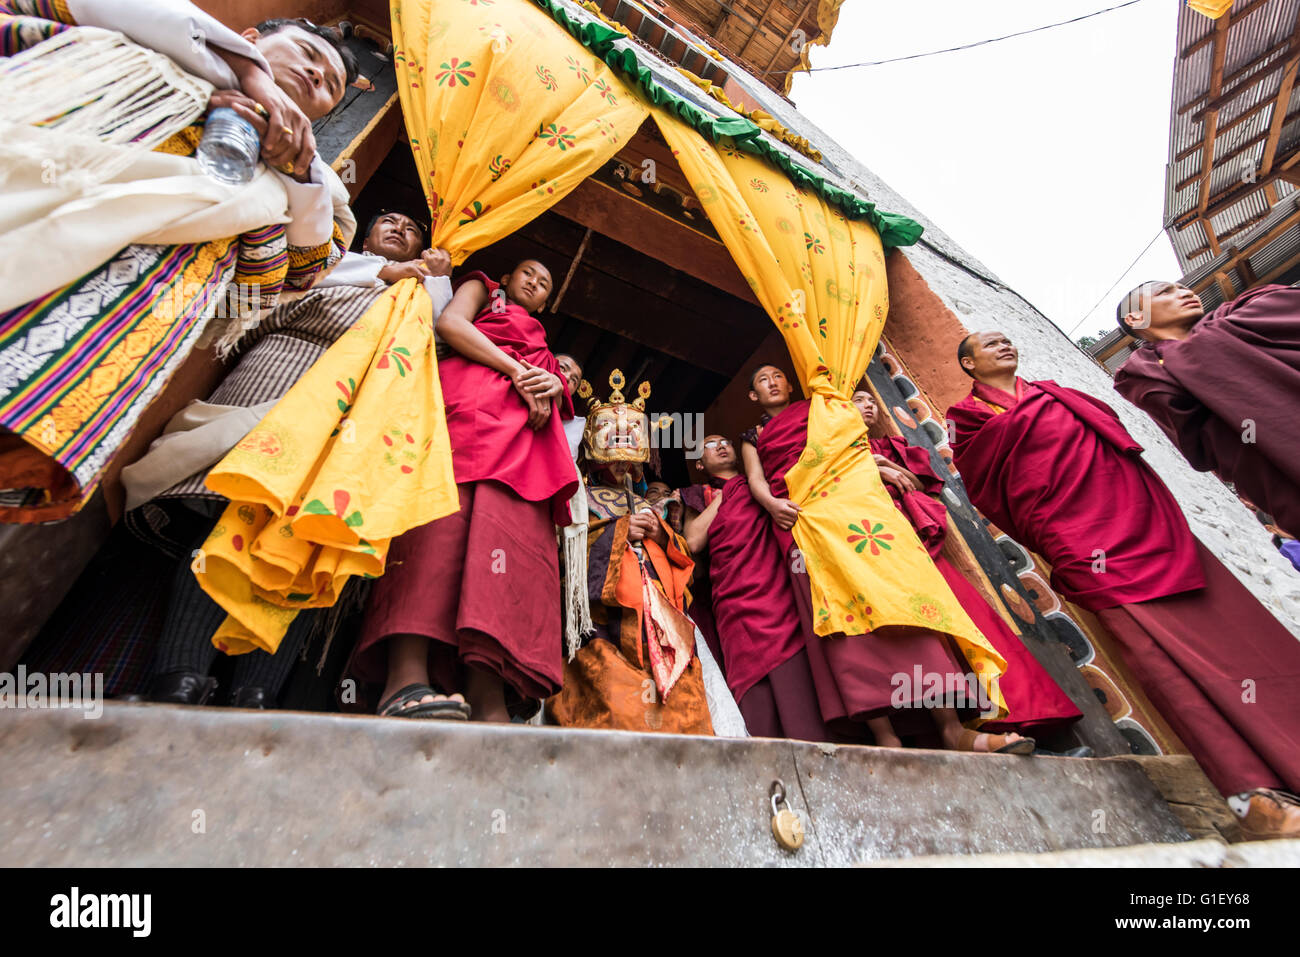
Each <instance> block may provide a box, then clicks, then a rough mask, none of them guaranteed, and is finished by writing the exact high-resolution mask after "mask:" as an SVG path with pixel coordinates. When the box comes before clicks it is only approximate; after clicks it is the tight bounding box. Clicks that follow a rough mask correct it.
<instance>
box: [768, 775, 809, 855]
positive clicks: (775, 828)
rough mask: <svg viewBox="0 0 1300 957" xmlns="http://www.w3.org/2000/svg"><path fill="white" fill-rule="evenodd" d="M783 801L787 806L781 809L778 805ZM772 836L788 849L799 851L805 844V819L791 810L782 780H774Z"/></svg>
mask: <svg viewBox="0 0 1300 957" xmlns="http://www.w3.org/2000/svg"><path fill="white" fill-rule="evenodd" d="M783 803H784V804H785V805H786V807H785V808H784V810H779V809H778V807H777V805H779V804H783ZM772 836H773V837H775V838H776V842H777V843H778V844H780V845H781V846H782V847H783V848H785V849H786V850H787V851H797V850H799V848H801V847H802V846H803V821H801V820H799V815H797V814H795V813H794V811H792V810H790V806H789V802H788V801H786V799H785V785H784V784H783V783H782V782H781V781H773V782H772Z"/></svg>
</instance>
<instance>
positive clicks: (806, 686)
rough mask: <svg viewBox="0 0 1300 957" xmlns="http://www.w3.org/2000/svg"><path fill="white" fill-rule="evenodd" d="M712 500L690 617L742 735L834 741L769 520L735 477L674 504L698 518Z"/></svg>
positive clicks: (685, 494) (693, 490) (689, 492)
mask: <svg viewBox="0 0 1300 957" xmlns="http://www.w3.org/2000/svg"><path fill="white" fill-rule="evenodd" d="M718 495H723V496H724V499H723V503H722V504H721V505H720V506H719V508H718V512H717V514H716V515H715V516H714V518H713V521H712V522H711V523H710V524H709V539H708V544H707V546H706V547H705V553H703V554H701V555H698V556H696V562H697V565H696V572H697V574H698V573H699V571H700V566H701V564H703V563H704V562H705V560H706V559H707V570H706V571H705V573H704V574H703V576H702V578H703V582H702V583H701V584H706V585H707V587H706V588H704V589H701V588H697V587H696V583H695V582H694V581H693V582H692V583H691V594H692V597H693V600H692V602H691V617H692V618H694V619H695V621H696V623H697V624H698V625H699V626H700V631H701V632H702V633H703V634H704V635H705V638H706V640H709V641H710V645H709V647H710V649H714V644H713V643H714V642H716V643H717V648H716V649H714V656H715V657H716V658H717V659H718V662H719V664H720V666H721V667H722V672H723V675H724V676H725V677H726V678H727V684H728V687H729V688H730V689H731V693H732V696H733V697H734V698H735V699H736V705H737V706H738V707H739V708H740V714H741V716H742V717H743V718H744V719H745V728H746V729H747V730H748V731H749V733H750V735H751V736H753V737H756V738H795V739H797V740H800V741H833V740H840V737H839V736H838V735H835V734H834V733H832V732H831V731H830V730H829V729H828V728H827V727H826V722H825V721H823V720H822V715H821V709H820V708H818V706H817V688H816V685H815V683H814V681H813V676H812V669H811V667H810V666H809V664H808V652H807V651H806V650H805V648H804V631H803V627H802V624H801V621H800V618H799V605H798V602H797V601H796V600H795V596H794V588H793V585H792V583H791V580H790V576H789V575H788V574H787V572H786V568H785V554H784V552H783V550H782V547H781V544H780V542H779V541H778V540H777V538H776V535H775V533H774V530H773V528H772V520H771V517H770V516H769V515H768V514H767V511H766V509H764V508H763V507H762V506H761V505H759V504H758V503H757V502H755V501H754V497H753V495H751V494H750V491H749V483H748V482H747V480H746V479H745V477H744V476H743V475H742V476H736V477H733V478H730V479H725V480H724V479H717V478H710V479H709V484H708V485H707V486H702V485H692V486H691V487H690V488H689V489H683V490H682V502H683V504H685V505H686V507H687V508H690V509H692V510H694V511H695V512H697V513H700V512H703V511H704V510H705V509H706V508H708V506H709V503H710V502H711V501H712V500H713V497H714V496H718ZM715 583H716V585H715ZM702 592H705V593H707V594H706V595H705V596H704V597H702ZM705 602H707V607H705ZM706 621H707V622H708V626H709V627H708V628H706V627H705V622H706ZM710 629H711V630H712V637H711V638H710ZM728 656H730V657H728ZM727 661H732V662H734V667H731V668H729V667H728V665H727V663H726V662H727Z"/></svg>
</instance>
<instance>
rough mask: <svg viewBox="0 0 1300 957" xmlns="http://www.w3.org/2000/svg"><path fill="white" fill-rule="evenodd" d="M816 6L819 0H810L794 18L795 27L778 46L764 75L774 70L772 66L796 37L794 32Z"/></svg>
mask: <svg viewBox="0 0 1300 957" xmlns="http://www.w3.org/2000/svg"><path fill="white" fill-rule="evenodd" d="M815 6H817V0H808V2H807V3H805V4H804V6H803V9H802V10H800V11H799V15H798V16H797V17H795V18H794V26H793V27H791V28H790V32H789V33H787V34H786V35H785V37H784V38H783V39H782V40H781V42H780V43H778V44H777V45H776V50H775V51H774V52H773V53H772V59H770V60H768V61H767V66H765V67H763V72H764V73H767V71H768V70H770V69H772V64H773V63H775V62H776V59H777V57H779V56H780V55H781V51H782V50H783V49H785V48H786V44H787V43H789V42H790V38H791V37H792V36H794V31H795V30H798V29H799V24H801V23H803V21H804V18H805V17H806V16H808V11H809V10H811V9H812V8H813V7H815ZM808 39H810V40H811V39H812V37H809V38H808ZM783 72H785V73H789V72H790V71H789V70H785V71H783Z"/></svg>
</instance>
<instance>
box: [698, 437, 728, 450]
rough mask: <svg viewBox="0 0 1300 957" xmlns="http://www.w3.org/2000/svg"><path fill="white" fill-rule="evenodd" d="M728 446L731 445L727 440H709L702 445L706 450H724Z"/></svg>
mask: <svg viewBox="0 0 1300 957" xmlns="http://www.w3.org/2000/svg"><path fill="white" fill-rule="evenodd" d="M729 445H731V441H730V440H729V439H709V441H707V442H705V443H704V447H705V448H706V449H725V448H726V447H727V446H729Z"/></svg>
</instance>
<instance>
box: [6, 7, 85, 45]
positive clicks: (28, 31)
mask: <svg viewBox="0 0 1300 957" xmlns="http://www.w3.org/2000/svg"><path fill="white" fill-rule="evenodd" d="M73 23H74V21H73V19H72V16H71V15H70V14H69V13H68V7H67V4H65V3H64V2H63V0H0V56H13V55H14V54H15V53H17V52H19V51H20V50H25V49H27V48H28V47H30V46H34V45H35V44H37V43H40V42H41V41H42V40H48V39H49V38H50V37H52V36H54V34H56V33H61V32H63V31H64V30H66V29H67V28H68V27H70V26H72V25H73Z"/></svg>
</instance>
